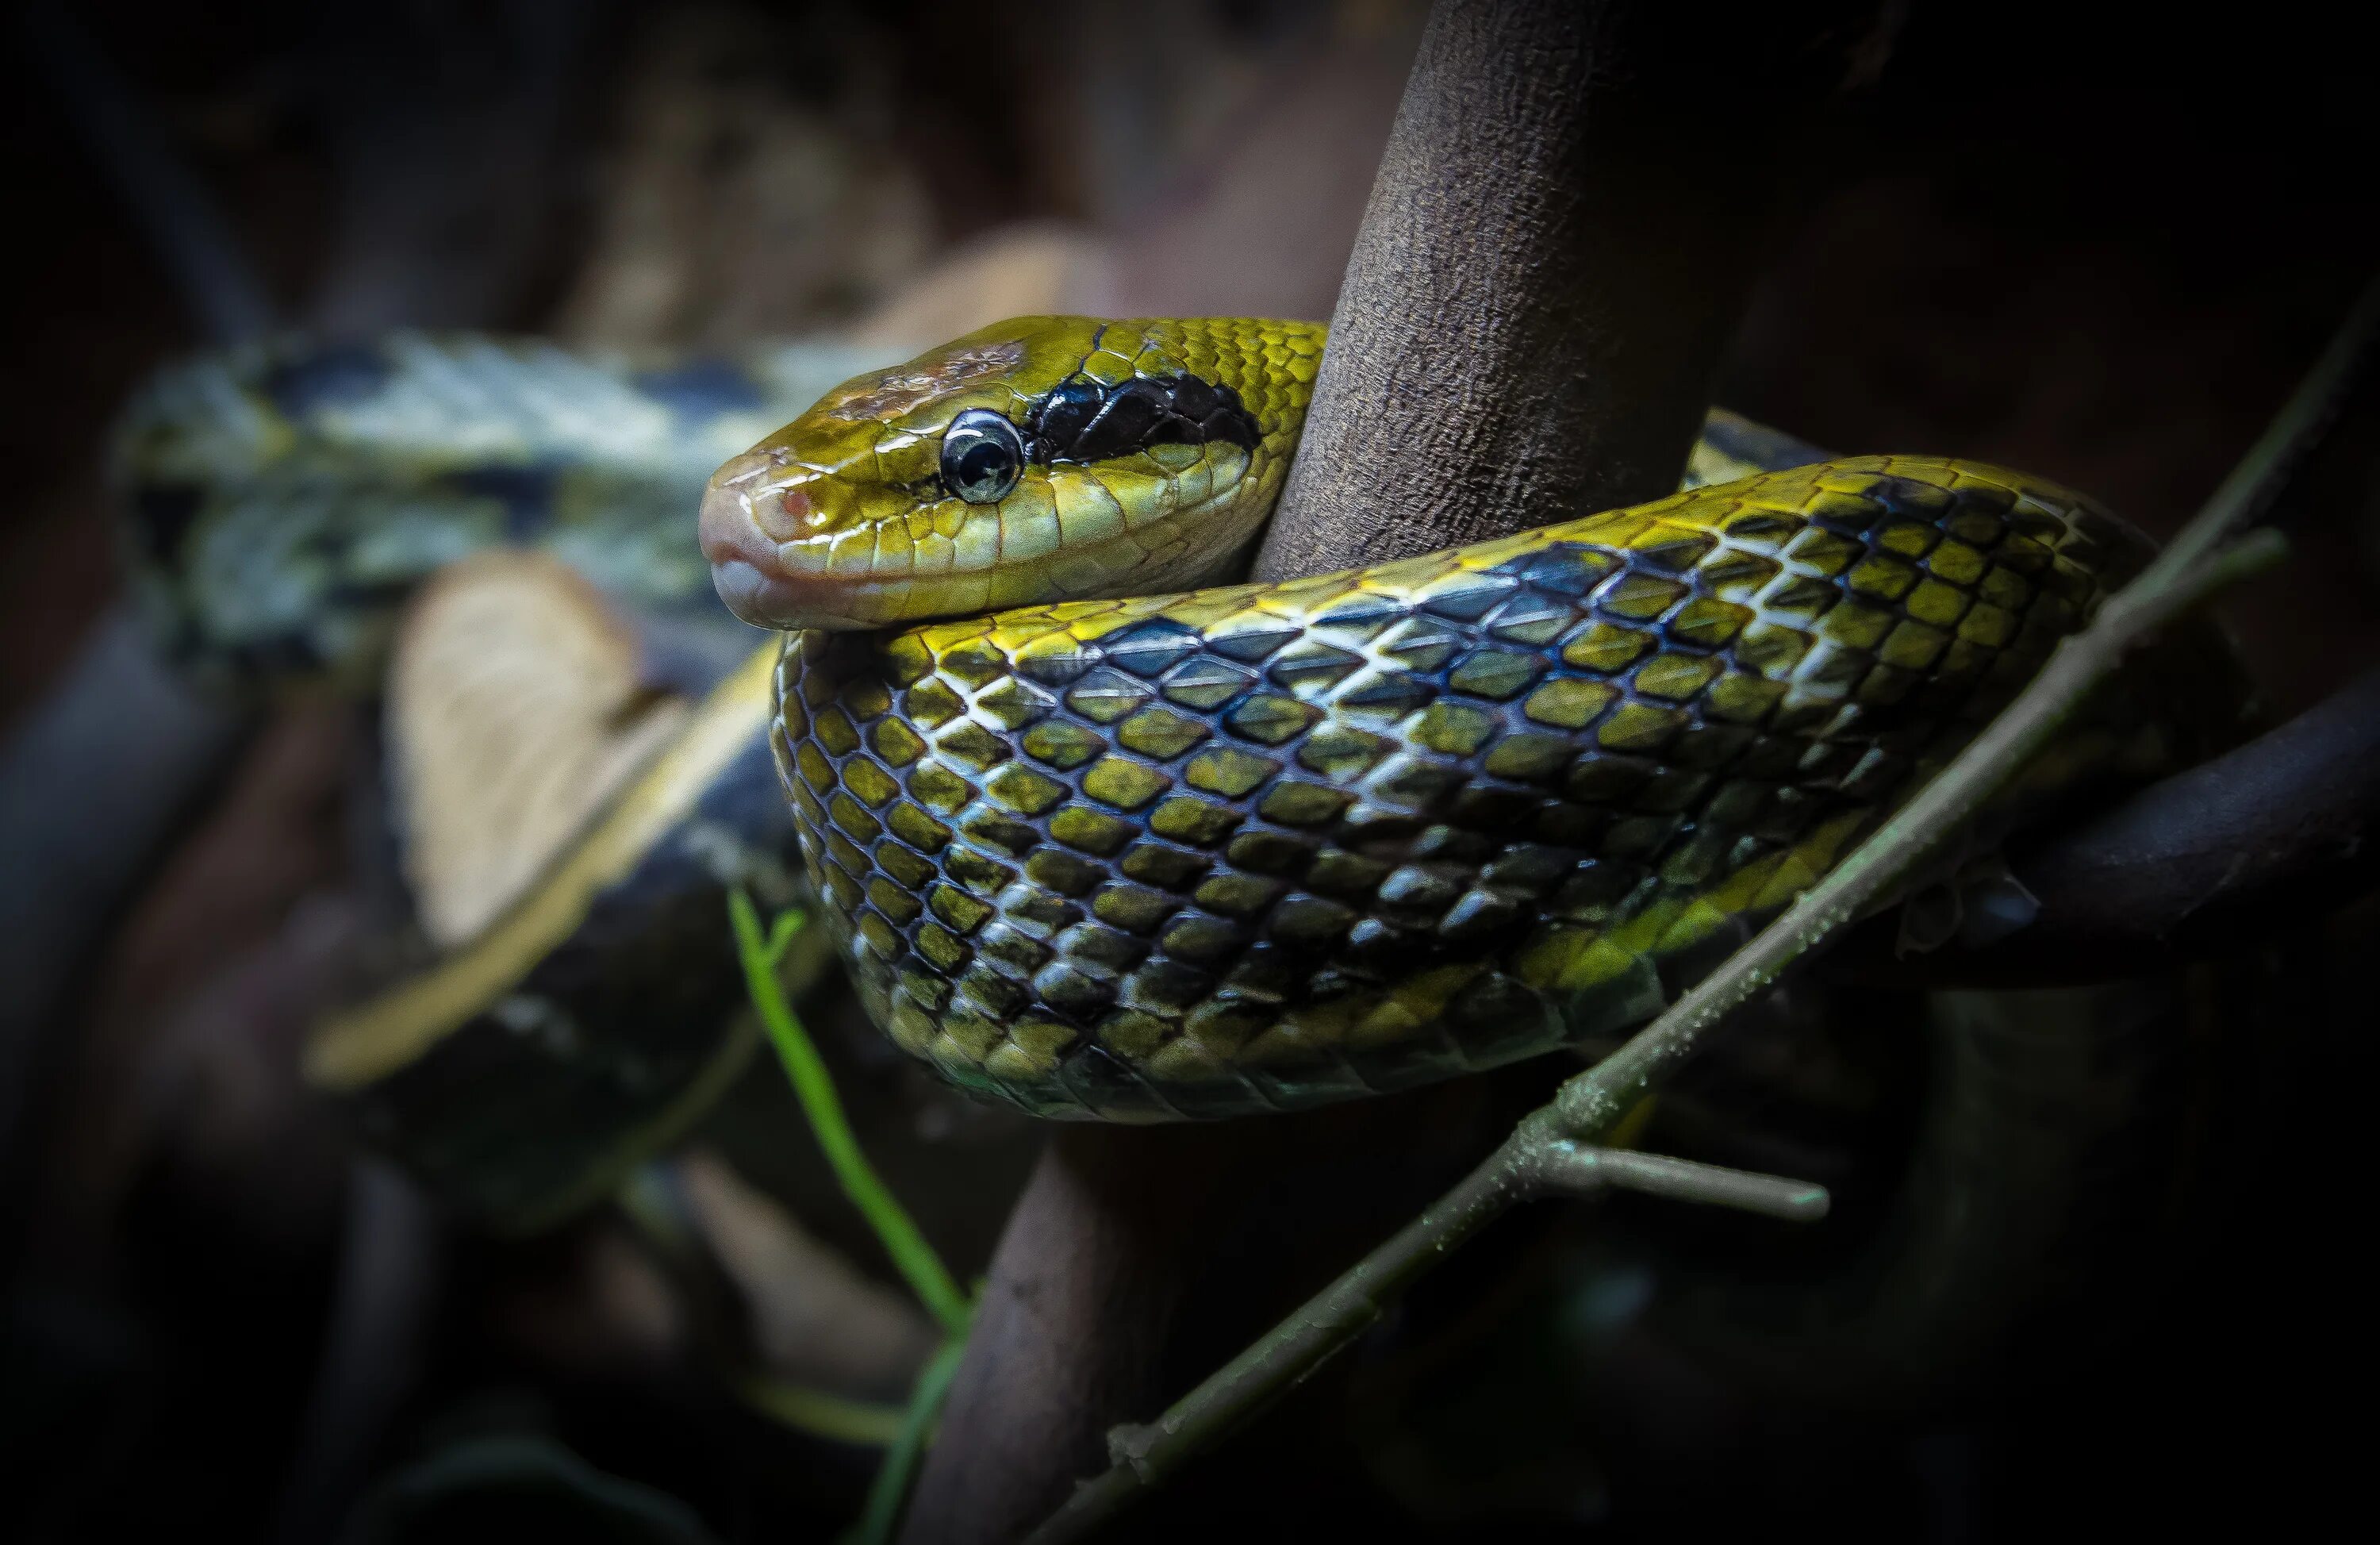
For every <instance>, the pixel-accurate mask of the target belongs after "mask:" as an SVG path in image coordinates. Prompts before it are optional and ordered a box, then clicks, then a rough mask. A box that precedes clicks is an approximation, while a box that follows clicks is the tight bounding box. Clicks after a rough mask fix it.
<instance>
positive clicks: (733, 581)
mask: <svg viewBox="0 0 2380 1545" xmlns="http://www.w3.org/2000/svg"><path fill="white" fill-rule="evenodd" d="M782 472H783V468H782V466H781V465H780V463H779V462H778V461H777V460H776V459H775V458H773V457H771V456H768V455H766V454H765V453H761V452H753V453H751V454H749V455H746V456H738V457H736V458H735V460H734V461H731V462H729V463H728V464H727V465H726V466H724V467H722V468H720V469H719V471H718V473H717V474H716V475H715V476H713V477H712V479H711V480H710V487H709V488H707V489H705V490H704V491H703V495H702V516H701V541H702V555H703V557H704V559H705V560H707V561H708V562H709V563H710V582H711V587H712V588H713V589H714V590H717V591H718V592H719V599H720V600H721V601H722V602H724V603H725V605H726V607H727V609H728V610H729V611H731V612H733V613H735V614H736V615H737V616H739V617H741V618H743V619H744V620H745V621H746V622H748V623H750V624H752V625H753V626H754V627H778V628H796V627H821V626H827V627H832V626H833V625H834V621H835V619H834V618H833V616H832V599H833V598H832V591H831V588H830V587H826V586H822V585H821V584H820V583H819V581H818V580H817V579H816V578H807V579H805V578H804V577H802V576H800V575H797V574H796V573H795V572H794V571H793V570H792V569H791V568H789V567H788V566H787V565H786V563H785V555H784V544H785V543H788V542H792V541H799V540H801V539H803V538H806V537H808V536H811V535H813V534H814V532H813V530H812V528H813V527H814V526H815V524H816V514H817V512H816V510H815V508H814V507H813V505H812V503H811V500H810V497H809V494H808V493H807V491H806V490H805V489H804V487H803V486H802V484H801V483H800V482H797V481H795V482H788V481H770V475H771V474H772V473H776V474H780V475H782Z"/></svg>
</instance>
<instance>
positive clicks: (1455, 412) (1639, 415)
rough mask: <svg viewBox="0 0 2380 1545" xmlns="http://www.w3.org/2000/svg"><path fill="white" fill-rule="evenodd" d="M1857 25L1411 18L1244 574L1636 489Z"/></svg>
mask: <svg viewBox="0 0 2380 1545" xmlns="http://www.w3.org/2000/svg"><path fill="white" fill-rule="evenodd" d="M1877 10H1878V7H1877V6H1875V5H1873V4H1868V3H1852V4H1842V3H1823V4H1817V5H1808V4H1804V5H1801V6H1775V7H1768V8H1767V9H1765V10H1764V9H1758V8H1754V9H1742V8H1735V7H1722V6H1695V5H1671V6H1659V5H1649V4H1641V3H1630V0H1607V3H1603V4H1591V5H1580V4H1572V5H1551V4H1527V5H1497V4H1485V3H1483V4H1446V5H1440V6H1438V7H1437V8H1436V10H1435V11H1433V12H1432V14H1431V17H1430V23H1429V28H1428V30H1427V33H1426V34H1425V35H1424V37H1423V40H1422V45H1421V55H1420V57H1419V59H1418V60H1417V61H1416V63H1415V67H1414V75H1413V79H1412V81H1411V83H1410V84H1409V86H1408V87H1407V89H1406V91H1405V96H1404V102H1403V105H1402V106H1401V107H1400V108H1399V110H1398V113H1397V119H1396V124H1395V127H1394V128H1393V129H1392V130H1391V131H1390V139H1389V146H1388V151H1387V153H1386V155H1385V157H1384V158H1383V160H1382V162H1381V164H1380V172H1379V176H1378V180H1377V181H1376V182H1375V183H1374V184H1373V188H1372V200H1371V204H1370V207H1369V208H1368V209H1367V211H1366V214H1365V220H1364V225H1363V230H1362V234H1361V235H1360V236H1358V237H1357V238H1356V243H1355V251H1354V258H1353V260H1352V261H1351V262H1349V264H1348V268H1347V278H1346V283H1345V285H1344V286H1343V287H1342V289H1341V291H1340V294H1339V304H1338V310H1337V312H1336V314H1335V315H1334V316H1333V317H1332V319H1331V328H1332V336H1331V344H1330V352H1329V353H1328V354H1327V355H1326V356H1325V358H1324V360H1323V366H1322V379H1321V382H1320V383H1319V385H1318V389H1317V391H1316V394H1315V403H1314V409H1313V412H1312V414H1311V415H1310V416H1309V418H1308V420H1307V421H1306V428H1305V441H1304V447H1303V449H1302V450H1301V451H1300V453H1299V456H1298V458H1297V464H1296V466H1295V468H1293V470H1292V472H1291V474H1290V481H1289V487H1288V489H1287V491H1286V492H1285V493H1283V495H1282V498H1281V510H1280V513H1279V514H1278V515H1277V516H1276V517H1275V518H1274V521H1273V524H1272V529H1271V530H1270V532H1269V534H1268V536H1267V537H1266V540H1265V545H1264V549H1263V552H1262V554H1260V555H1259V557H1258V559H1257V575H1258V576H1259V577H1262V578H1278V577H1287V576H1292V575H1300V574H1315V573H1323V572H1327V571H1329V570H1331V569H1337V568H1344V567H1348V566H1354V565H1358V564H1367V563H1377V562H1380V561H1383V560H1387V559H1391V558H1400V557H1405V556H1409V555H1411V554H1417V553H1427V552H1431V551H1434V550H1436V549H1438V548H1440V547H1444V546H1447V545H1450V544H1451V543H1455V542H1462V541H1477V540H1480V539H1483V538H1487V537H1492V536H1501V535H1505V534H1508V533H1510V532H1512V531H1517V530H1524V529H1529V528H1531V527H1535V526H1541V525H1544V524H1547V523H1548V522H1549V521H1552V520H1555V519H1558V518H1560V517H1562V516H1564V515H1565V514H1585V513H1587V512H1590V511H1593V510H1597V509H1609V508H1614V507H1617V506H1620V505H1630V504H1635V503H1639V502H1641V501H1643V500H1646V499H1652V498H1658V497H1659V496H1660V495H1661V494H1663V493H1668V492H1669V491H1670V490H1671V489H1673V488H1675V487H1676V486H1677V480H1678V472H1679V469H1680V468H1682V467H1683V466H1684V464H1685V456H1686V449H1687V447H1688V445H1689V444H1691V443H1692V441H1693V438H1694V430H1695V427H1696V426H1697V425H1698V424H1699V423H1700V422H1701V420H1702V415H1703V412H1704V410H1705V409H1706V408H1707V407H1708V406H1709V386H1710V382H1711V377H1712V374H1713V371H1714V370H1715V369H1716V367H1717V364H1718V357H1719V351H1720V349H1721V348H1722V347H1724V345H1725V344H1726V342H1727V339H1728V337H1729V335H1730V334H1731V333H1732V331H1733V330H1734V327H1735V324H1736V322H1737V319H1738V317H1739V315H1740V314H1741V312H1742V310H1743V303H1744V299H1745V297H1746V294H1747V291H1748V289H1749V287H1750V284H1751V281H1752V279H1753V277H1754V276H1755V274H1756V273H1757V272H1758V270H1759V267H1760V265H1761V263H1762V262H1763V259H1764V257H1765V255H1766V252H1767V249H1768V247H1769V246H1770V242H1769V240H1768V239H1767V236H1768V228H1769V226H1770V225H1771V223H1772V220H1773V217H1774V215H1775V213H1776V212H1777V210H1778V209H1779V206H1780V204H1781V202H1782V195H1783V194H1784V192H1785V191H1786V188H1785V174H1786V173H1787V172H1788V170H1789V167H1790V166H1791V161H1790V140H1791V130H1792V129H1793V128H1795V127H1796V125H1797V124H1798V123H1799V122H1800V121H1802V120H1803V119H1804V118H1806V116H1807V115H1808V113H1809V110H1810V109H1811V107H1812V106H1814V105H1815V103H1819V102H1821V101H1823V100H1824V99H1826V98H1827V97H1828V96H1830V95H1832V94H1833V93H1834V92H1835V91H1838V90H1839V89H1840V88H1841V87H1842V86H1843V85H1845V84H1846V83H1847V82H1850V81H1852V80H1854V79H1859V78H1861V77H1863V76H1864V75H1865V74H1867V73H1870V72H1871V71H1872V68H1873V65H1874V63H1875V61H1876V57H1877V56H1878V55H1880V52H1881V47H1882V44H1881V42H1880V41H1879V40H1880V38H1881V37H1882V29H1881V27H1880V24H1879V22H1878V19H1877Z"/></svg>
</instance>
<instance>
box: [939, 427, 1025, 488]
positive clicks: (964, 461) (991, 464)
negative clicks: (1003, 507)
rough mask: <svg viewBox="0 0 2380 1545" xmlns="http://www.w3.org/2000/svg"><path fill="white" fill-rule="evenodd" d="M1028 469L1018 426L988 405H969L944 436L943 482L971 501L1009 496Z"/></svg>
mask: <svg viewBox="0 0 2380 1545" xmlns="http://www.w3.org/2000/svg"><path fill="white" fill-rule="evenodd" d="M1024 469H1025V444H1024V442H1023V441H1022V440H1020V439H1018V438H1017V433H1016V426H1015V425H1014V424H1012V423H1010V422H1009V421H1008V420H1006V419H1004V418H1002V417H1001V416H1000V415H999V414H997V413H994V412H991V411H990V410H989V409H986V408H970V409H968V410H967V411H966V412H965V413H962V414H960V415H959V416H958V417H957V418H956V419H953V420H951V427H950V428H949V430H948V431H946V432H944V433H943V435H942V483H943V486H945V487H946V488H948V489H949V490H950V492H952V493H955V494H957V495H958V496H959V497H960V498H962V499H965V500H966V501H967V502H968V503H969V504H975V505H989V504H992V503H994V502H996V501H998V500H1000V499H1003V498H1006V497H1007V495H1008V491H1009V490H1010V489H1012V488H1014V487H1015V486H1016V478H1017V474H1018V473H1020V472H1022V471H1023V470H1024Z"/></svg>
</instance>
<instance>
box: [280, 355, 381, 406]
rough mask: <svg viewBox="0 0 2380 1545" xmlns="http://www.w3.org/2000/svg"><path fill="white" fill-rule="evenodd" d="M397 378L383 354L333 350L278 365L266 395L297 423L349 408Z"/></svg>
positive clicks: (295, 356)
mask: <svg viewBox="0 0 2380 1545" xmlns="http://www.w3.org/2000/svg"><path fill="white" fill-rule="evenodd" d="M394 375H395V370H394V369H392V368H391V366H390V365H389V362H388V360H387V359H385V358H384V357H383V355H382V354H381V353H380V351H379V350H377V349H374V348H371V347H369V346H367V345H363V344H331V345H328V346H325V347H320V348H310V349H306V350H304V351H302V352H299V353H297V354H295V355H292V356H290V357H289V358H287V359H277V360H275V361H274V362H273V364H272V365H270V366H268V367H266V369H265V371H264V379H263V383H262V384H263V388H264V395H266V396H267V397H269V398H270V399H272V402H273V406H274V407H275V408H279V409H280V410H281V411H282V412H284V413H285V414H287V415H288V416H289V417H291V418H293V419H302V418H305V417H306V416H307V415H309V414H311V413H319V412H321V411H322V410H323V409H325V408H347V407H352V406H353V405H355V404H357V403H359V402H362V401H364V400H366V399H367V398H369V397H370V396H371V395H374V394H375V393H377V392H379V391H380V390H382V388H383V387H385V386H386V385H387V384H388V383H389V380H390V378H391V377H392V376H394Z"/></svg>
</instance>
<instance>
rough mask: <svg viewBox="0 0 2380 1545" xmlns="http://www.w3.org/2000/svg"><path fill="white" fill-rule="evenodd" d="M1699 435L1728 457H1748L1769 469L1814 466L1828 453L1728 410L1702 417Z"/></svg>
mask: <svg viewBox="0 0 2380 1545" xmlns="http://www.w3.org/2000/svg"><path fill="white" fill-rule="evenodd" d="M1703 439H1704V441H1705V442H1706V443H1707V444H1710V445H1711V446H1712V447H1713V448H1714V449H1716V450H1717V451H1718V453H1719V454H1720V455H1721V456H1726V457H1728V458H1729V459H1730V460H1731V461H1748V462H1750V463H1752V464H1753V465H1754V466H1756V467H1760V468H1765V469H1767V470H1768V471H1771V472H1778V471H1783V470H1784V469H1785V468H1790V467H1810V466H1815V464H1817V463H1818V462H1821V461H1825V460H1827V459H1828V453H1827V452H1825V451H1822V450H1820V449H1818V447H1817V446H1815V445H1813V444H1810V443H1809V442H1808V441H1806V440H1803V439H1801V438H1799V437H1797V436H1794V435H1791V434H1786V433H1784V432H1780V431H1778V430H1773V429H1770V428H1769V427H1768V426H1767V425H1766V424H1760V423H1755V422H1754V421H1752V420H1749V419H1743V418H1739V417H1737V416H1736V415H1735V414H1732V413H1718V412H1714V413H1712V414H1711V415H1710V416H1709V417H1708V418H1706V420H1703Z"/></svg>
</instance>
